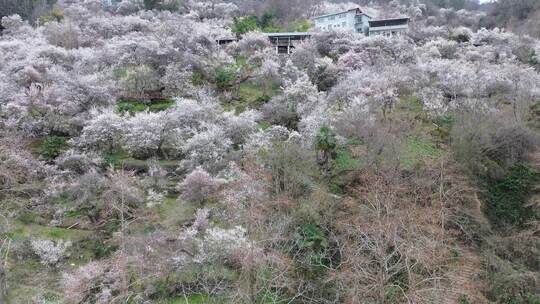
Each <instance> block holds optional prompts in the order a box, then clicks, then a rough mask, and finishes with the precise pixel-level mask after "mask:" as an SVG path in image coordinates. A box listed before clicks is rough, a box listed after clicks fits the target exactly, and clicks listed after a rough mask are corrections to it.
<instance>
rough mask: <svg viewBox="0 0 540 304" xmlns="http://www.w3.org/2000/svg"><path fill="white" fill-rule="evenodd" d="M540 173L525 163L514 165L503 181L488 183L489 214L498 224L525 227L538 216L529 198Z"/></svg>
mask: <svg viewBox="0 0 540 304" xmlns="http://www.w3.org/2000/svg"><path fill="white" fill-rule="evenodd" d="M538 179H539V174H538V172H536V171H535V170H533V169H531V168H530V167H528V166H527V165H524V164H520V163H518V164H516V165H514V166H512V167H511V168H510V169H509V171H508V174H507V175H506V176H505V177H504V179H502V180H501V181H495V182H491V183H490V184H489V185H488V206H487V214H488V216H489V217H490V219H491V220H492V222H493V223H495V224H496V225H497V226H507V225H510V226H516V227H523V226H524V224H525V223H527V222H528V221H530V220H532V219H535V218H537V215H536V214H535V212H534V209H533V206H530V205H528V204H527V203H528V202H527V200H528V198H529V197H530V195H531V191H532V188H533V186H534V184H535V182H537V181H538Z"/></svg>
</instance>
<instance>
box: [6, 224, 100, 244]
mask: <svg viewBox="0 0 540 304" xmlns="http://www.w3.org/2000/svg"><path fill="white" fill-rule="evenodd" d="M91 234H92V232H91V231H86V230H78V229H65V228H59V227H47V226H41V225H36V224H22V223H20V222H15V223H13V225H12V226H11V229H10V230H9V231H8V232H6V235H7V236H9V237H10V238H12V239H13V240H24V239H28V238H42V239H50V240H71V241H77V240H81V239H84V238H85V237H87V236H89V235H91Z"/></svg>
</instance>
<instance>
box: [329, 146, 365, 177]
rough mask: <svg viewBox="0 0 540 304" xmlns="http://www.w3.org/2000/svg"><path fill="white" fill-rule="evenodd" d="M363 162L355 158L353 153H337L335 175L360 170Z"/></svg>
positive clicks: (342, 151) (341, 151)
mask: <svg viewBox="0 0 540 304" xmlns="http://www.w3.org/2000/svg"><path fill="white" fill-rule="evenodd" d="M361 164H362V161H361V160H360V159H358V158H355V157H354V156H353V155H352V153H351V152H349V151H347V150H339V151H337V155H336V158H335V159H334V161H333V164H332V165H333V166H332V167H333V170H334V173H336V174H339V173H342V172H346V171H353V170H356V169H358V168H360V165H361Z"/></svg>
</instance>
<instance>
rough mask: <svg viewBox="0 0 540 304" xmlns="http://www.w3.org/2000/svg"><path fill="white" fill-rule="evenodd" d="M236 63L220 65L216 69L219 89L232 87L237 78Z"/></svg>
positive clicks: (215, 74) (215, 77) (215, 81)
mask: <svg viewBox="0 0 540 304" xmlns="http://www.w3.org/2000/svg"><path fill="white" fill-rule="evenodd" d="M237 75H238V73H237V67H236V65H228V66H224V67H219V68H217V69H216V70H215V71H214V83H215V84H216V87H217V88H218V89H219V90H222V91H223V90H225V89H227V88H229V87H231V86H232V85H233V83H234V81H235V80H236V78H237Z"/></svg>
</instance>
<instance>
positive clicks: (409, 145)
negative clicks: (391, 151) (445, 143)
mask: <svg viewBox="0 0 540 304" xmlns="http://www.w3.org/2000/svg"><path fill="white" fill-rule="evenodd" d="M402 155H403V156H404V157H403V158H402V160H401V165H402V166H403V167H404V168H406V169H411V168H413V167H415V166H416V165H418V164H419V163H420V162H422V161H426V160H429V159H435V158H439V157H442V156H443V155H444V151H443V150H441V149H439V148H437V146H436V145H435V143H434V142H433V141H431V140H427V139H422V138H418V137H414V136H411V137H409V138H408V139H407V140H406V141H405V144H404V147H403V149H402Z"/></svg>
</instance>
